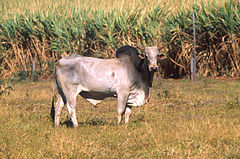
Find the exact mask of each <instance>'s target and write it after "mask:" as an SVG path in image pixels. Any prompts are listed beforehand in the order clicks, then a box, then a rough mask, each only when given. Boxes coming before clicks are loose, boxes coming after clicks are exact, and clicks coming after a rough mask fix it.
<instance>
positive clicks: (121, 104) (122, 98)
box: [117, 93, 128, 124]
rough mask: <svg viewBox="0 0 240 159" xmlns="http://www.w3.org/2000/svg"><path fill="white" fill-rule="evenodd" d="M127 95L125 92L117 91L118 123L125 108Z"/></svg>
mask: <svg viewBox="0 0 240 159" xmlns="http://www.w3.org/2000/svg"><path fill="white" fill-rule="evenodd" d="M127 98H128V95H127V94H126V93H118V106H117V109H118V124H120V123H121V121H122V116H123V114H124V112H125V109H126V103H127Z"/></svg>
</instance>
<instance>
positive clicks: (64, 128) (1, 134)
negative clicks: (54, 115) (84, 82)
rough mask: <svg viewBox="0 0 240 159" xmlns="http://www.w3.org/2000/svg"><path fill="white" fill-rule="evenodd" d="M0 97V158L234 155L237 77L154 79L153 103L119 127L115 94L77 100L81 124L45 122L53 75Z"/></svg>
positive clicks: (239, 113)
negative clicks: (95, 104) (95, 99)
mask: <svg viewBox="0 0 240 159" xmlns="http://www.w3.org/2000/svg"><path fill="white" fill-rule="evenodd" d="M13 87H14V91H12V92H11V94H10V95H3V96H1V97H0V158H239V157H240V119H239V117H240V103H239V87H240V83H239V81H235V80H211V79H202V80H199V81H196V82H191V81H188V80H161V79H157V80H155V82H154V85H153V89H152V93H151V100H150V103H148V104H146V105H145V106H143V107H140V108H134V109H133V114H132V116H131V120H130V123H129V124H128V125H125V124H122V125H117V109H116V100H115V99H107V100H106V101H104V102H103V103H101V104H100V105H99V106H98V107H97V108H94V107H92V106H91V105H90V104H89V103H88V102H87V101H85V100H84V99H82V98H81V97H79V98H78V107H77V118H78V122H79V128H77V129H74V128H71V127H68V125H69V120H68V117H67V110H66V108H64V109H63V113H62V115H61V126H60V127H58V128H55V127H53V124H52V122H51V120H50V108H51V96H52V81H40V82H38V83H31V82H22V83H19V84H15V85H14V86H13Z"/></svg>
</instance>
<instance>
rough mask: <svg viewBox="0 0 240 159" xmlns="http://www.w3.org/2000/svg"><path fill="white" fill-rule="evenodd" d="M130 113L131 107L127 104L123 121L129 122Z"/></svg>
mask: <svg viewBox="0 0 240 159" xmlns="http://www.w3.org/2000/svg"><path fill="white" fill-rule="evenodd" d="M131 114H132V107H131V106H127V107H126V110H125V123H126V124H127V123H128V122H129V118H130V116H131Z"/></svg>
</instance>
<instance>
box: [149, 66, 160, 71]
mask: <svg viewBox="0 0 240 159" xmlns="http://www.w3.org/2000/svg"><path fill="white" fill-rule="evenodd" d="M149 70H150V71H153V72H156V71H157V70H158V67H157V66H152V67H150V69H149Z"/></svg>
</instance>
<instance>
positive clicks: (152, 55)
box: [144, 46, 159, 71]
mask: <svg viewBox="0 0 240 159" xmlns="http://www.w3.org/2000/svg"><path fill="white" fill-rule="evenodd" d="M144 53H145V56H146V57H147V58H148V60H149V65H148V67H149V70H150V71H157V69H158V65H157V59H158V56H159V52H158V48H157V47H155V46H154V47H146V48H145V51H144Z"/></svg>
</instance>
